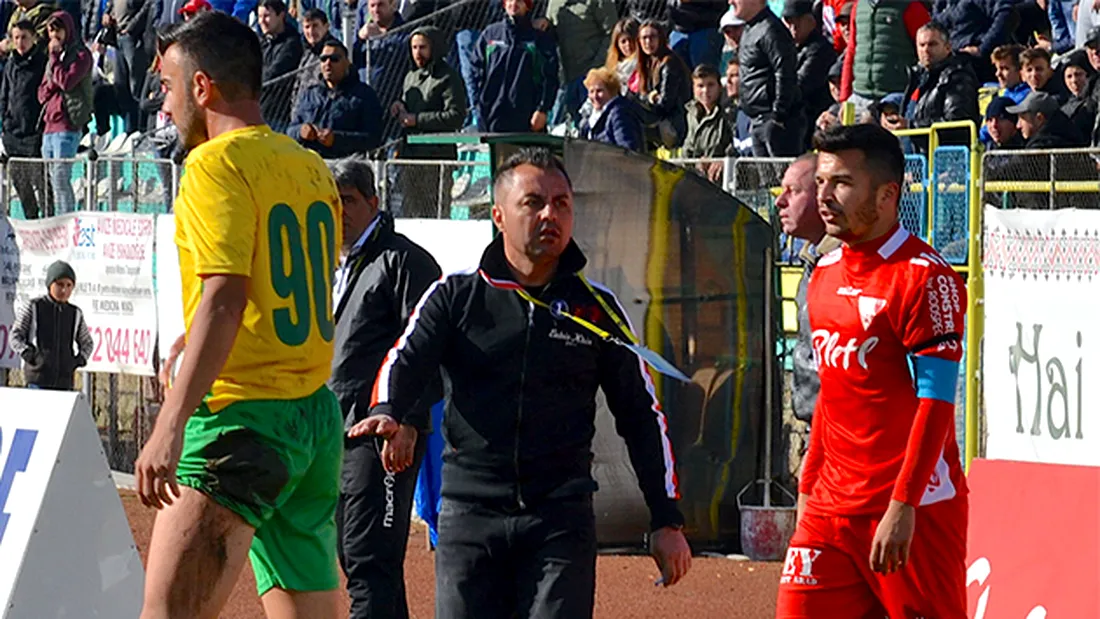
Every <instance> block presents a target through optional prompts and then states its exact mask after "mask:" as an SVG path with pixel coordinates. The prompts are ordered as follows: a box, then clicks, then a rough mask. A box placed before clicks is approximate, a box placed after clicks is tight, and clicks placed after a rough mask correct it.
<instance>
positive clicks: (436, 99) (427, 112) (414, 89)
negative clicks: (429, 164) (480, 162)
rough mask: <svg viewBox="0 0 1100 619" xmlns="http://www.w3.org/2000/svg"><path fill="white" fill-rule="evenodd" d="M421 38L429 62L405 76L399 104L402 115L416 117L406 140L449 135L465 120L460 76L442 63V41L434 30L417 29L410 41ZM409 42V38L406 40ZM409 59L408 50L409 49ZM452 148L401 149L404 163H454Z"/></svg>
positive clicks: (443, 52) (440, 34)
mask: <svg viewBox="0 0 1100 619" xmlns="http://www.w3.org/2000/svg"><path fill="white" fill-rule="evenodd" d="M417 35H421V36H425V37H427V38H428V40H430V41H431V42H432V58H431V61H430V62H428V64H426V65H425V66H424V67H422V68H421V67H416V62H415V61H413V60H410V62H411V63H412V66H413V67H415V68H413V70H411V71H409V72H408V73H407V74H406V75H405V84H404V87H403V88H402V90H401V93H402V94H401V102H402V103H404V104H405V111H407V112H408V113H410V114H415V115H416V125H415V126H412V127H406V128H405V129H404V133H405V135H406V136H410V135H418V134H422V133H452V132H457V131H459V130H461V129H462V123H463V120H464V119H465V118H466V110H467V102H466V87H465V85H464V83H463V81H462V76H461V75H460V74H459V72H458V71H456V70H455V69H454V67H452V66H450V65H448V64H447V63H446V50H447V49H448V48H447V44H446V39H445V38H444V36H443V32H442V31H441V30H439V29H438V28H436V27H434V26H426V27H424V28H419V29H417V30H416V31H414V32H413V37H415V36H417ZM409 40H410V41H411V40H412V38H411V37H410V39H409ZM409 49H410V58H411V55H412V54H411V49H412V46H411V45H410V46H409ZM456 156H457V152H456V148H455V147H454V146H453V145H446V144H438V145H437V144H412V145H410V144H406V145H404V146H403V147H402V149H401V157H402V158H404V159H454V158H456Z"/></svg>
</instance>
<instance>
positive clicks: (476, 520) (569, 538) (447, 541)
mask: <svg viewBox="0 0 1100 619" xmlns="http://www.w3.org/2000/svg"><path fill="white" fill-rule="evenodd" d="M595 596H596V517H595V515H594V513H593V511H592V496H591V495H589V494H585V495H580V496H572V497H566V498H561V499H549V500H546V501H544V502H542V503H540V504H539V505H537V506H533V507H528V508H527V509H524V510H520V511H509V510H505V509H500V508H493V507H489V506H485V505H482V504H479V503H469V502H464V501H456V500H451V499H447V498H444V499H443V508H442V509H441V510H440V514H439V545H438V547H437V548H436V551H435V619H587V618H591V617H592V607H593V604H594V603H595Z"/></svg>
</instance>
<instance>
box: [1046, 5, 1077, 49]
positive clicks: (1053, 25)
mask: <svg viewBox="0 0 1100 619" xmlns="http://www.w3.org/2000/svg"><path fill="white" fill-rule="evenodd" d="M1075 4H1077V2H1076V0H1071V1H1068V2H1067V1H1066V0H1047V18H1048V19H1049V20H1050V31H1051V32H1050V34H1051V40H1052V41H1051V42H1052V43H1053V44H1054V50H1053V51H1054V53H1055V54H1064V53H1066V52H1068V51H1070V50H1071V49H1073V48H1074V46H1075V44H1076V41H1075V35H1076V32H1075V31H1076V29H1077V23H1076V22H1074V21H1073V5H1075Z"/></svg>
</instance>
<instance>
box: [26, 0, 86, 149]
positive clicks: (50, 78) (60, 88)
mask: <svg viewBox="0 0 1100 619" xmlns="http://www.w3.org/2000/svg"><path fill="white" fill-rule="evenodd" d="M51 17H57V18H58V19H60V20H61V23H63V24H64V25H65V45H64V48H63V49H62V50H61V51H60V52H49V62H48V63H47V65H46V75H45V77H43V78H42V83H41V84H40V85H39V86H38V102H39V103H41V104H42V106H43V107H44V108H45V109H44V111H43V113H42V116H43V120H44V121H45V123H46V127H45V129H44V130H43V133H61V132H63V131H82V130H83V129H84V127H77V126H76V125H74V124H73V122H72V121H71V120H70V119H69V115H68V113H67V112H66V111H65V104H64V101H63V97H64V93H66V92H67V93H69V94H70V96H79V97H87V98H88V99H89V101H88V104H91V101H90V99H91V88H90V85H91V75H92V53H91V52H90V51H88V48H87V47H84V44H83V43H81V42H80V39H79V38H78V37H77V36H76V35H77V29H76V25H75V24H74V23H73V18H72V16H71V15H69V14H68V13H66V12H65V11H56V12H55V13H54V14H53V15H51ZM43 44H44V45H48V42H46V43H43ZM85 80H88V81H87V86H88V87H87V88H85V84H84V82H85Z"/></svg>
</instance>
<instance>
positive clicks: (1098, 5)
mask: <svg viewBox="0 0 1100 619" xmlns="http://www.w3.org/2000/svg"><path fill="white" fill-rule="evenodd" d="M1077 9H1078V10H1077V12H1076V17H1077V25H1076V26H1075V27H1074V41H1075V42H1076V44H1077V47H1085V46H1086V45H1087V44H1088V41H1089V39H1091V38H1092V37H1091V36H1090V35H1091V33H1092V29H1093V28H1096V27H1097V26H1100V2H1095V1H1094V0H1081V2H1080V4H1079V5H1078V7H1077Z"/></svg>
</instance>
